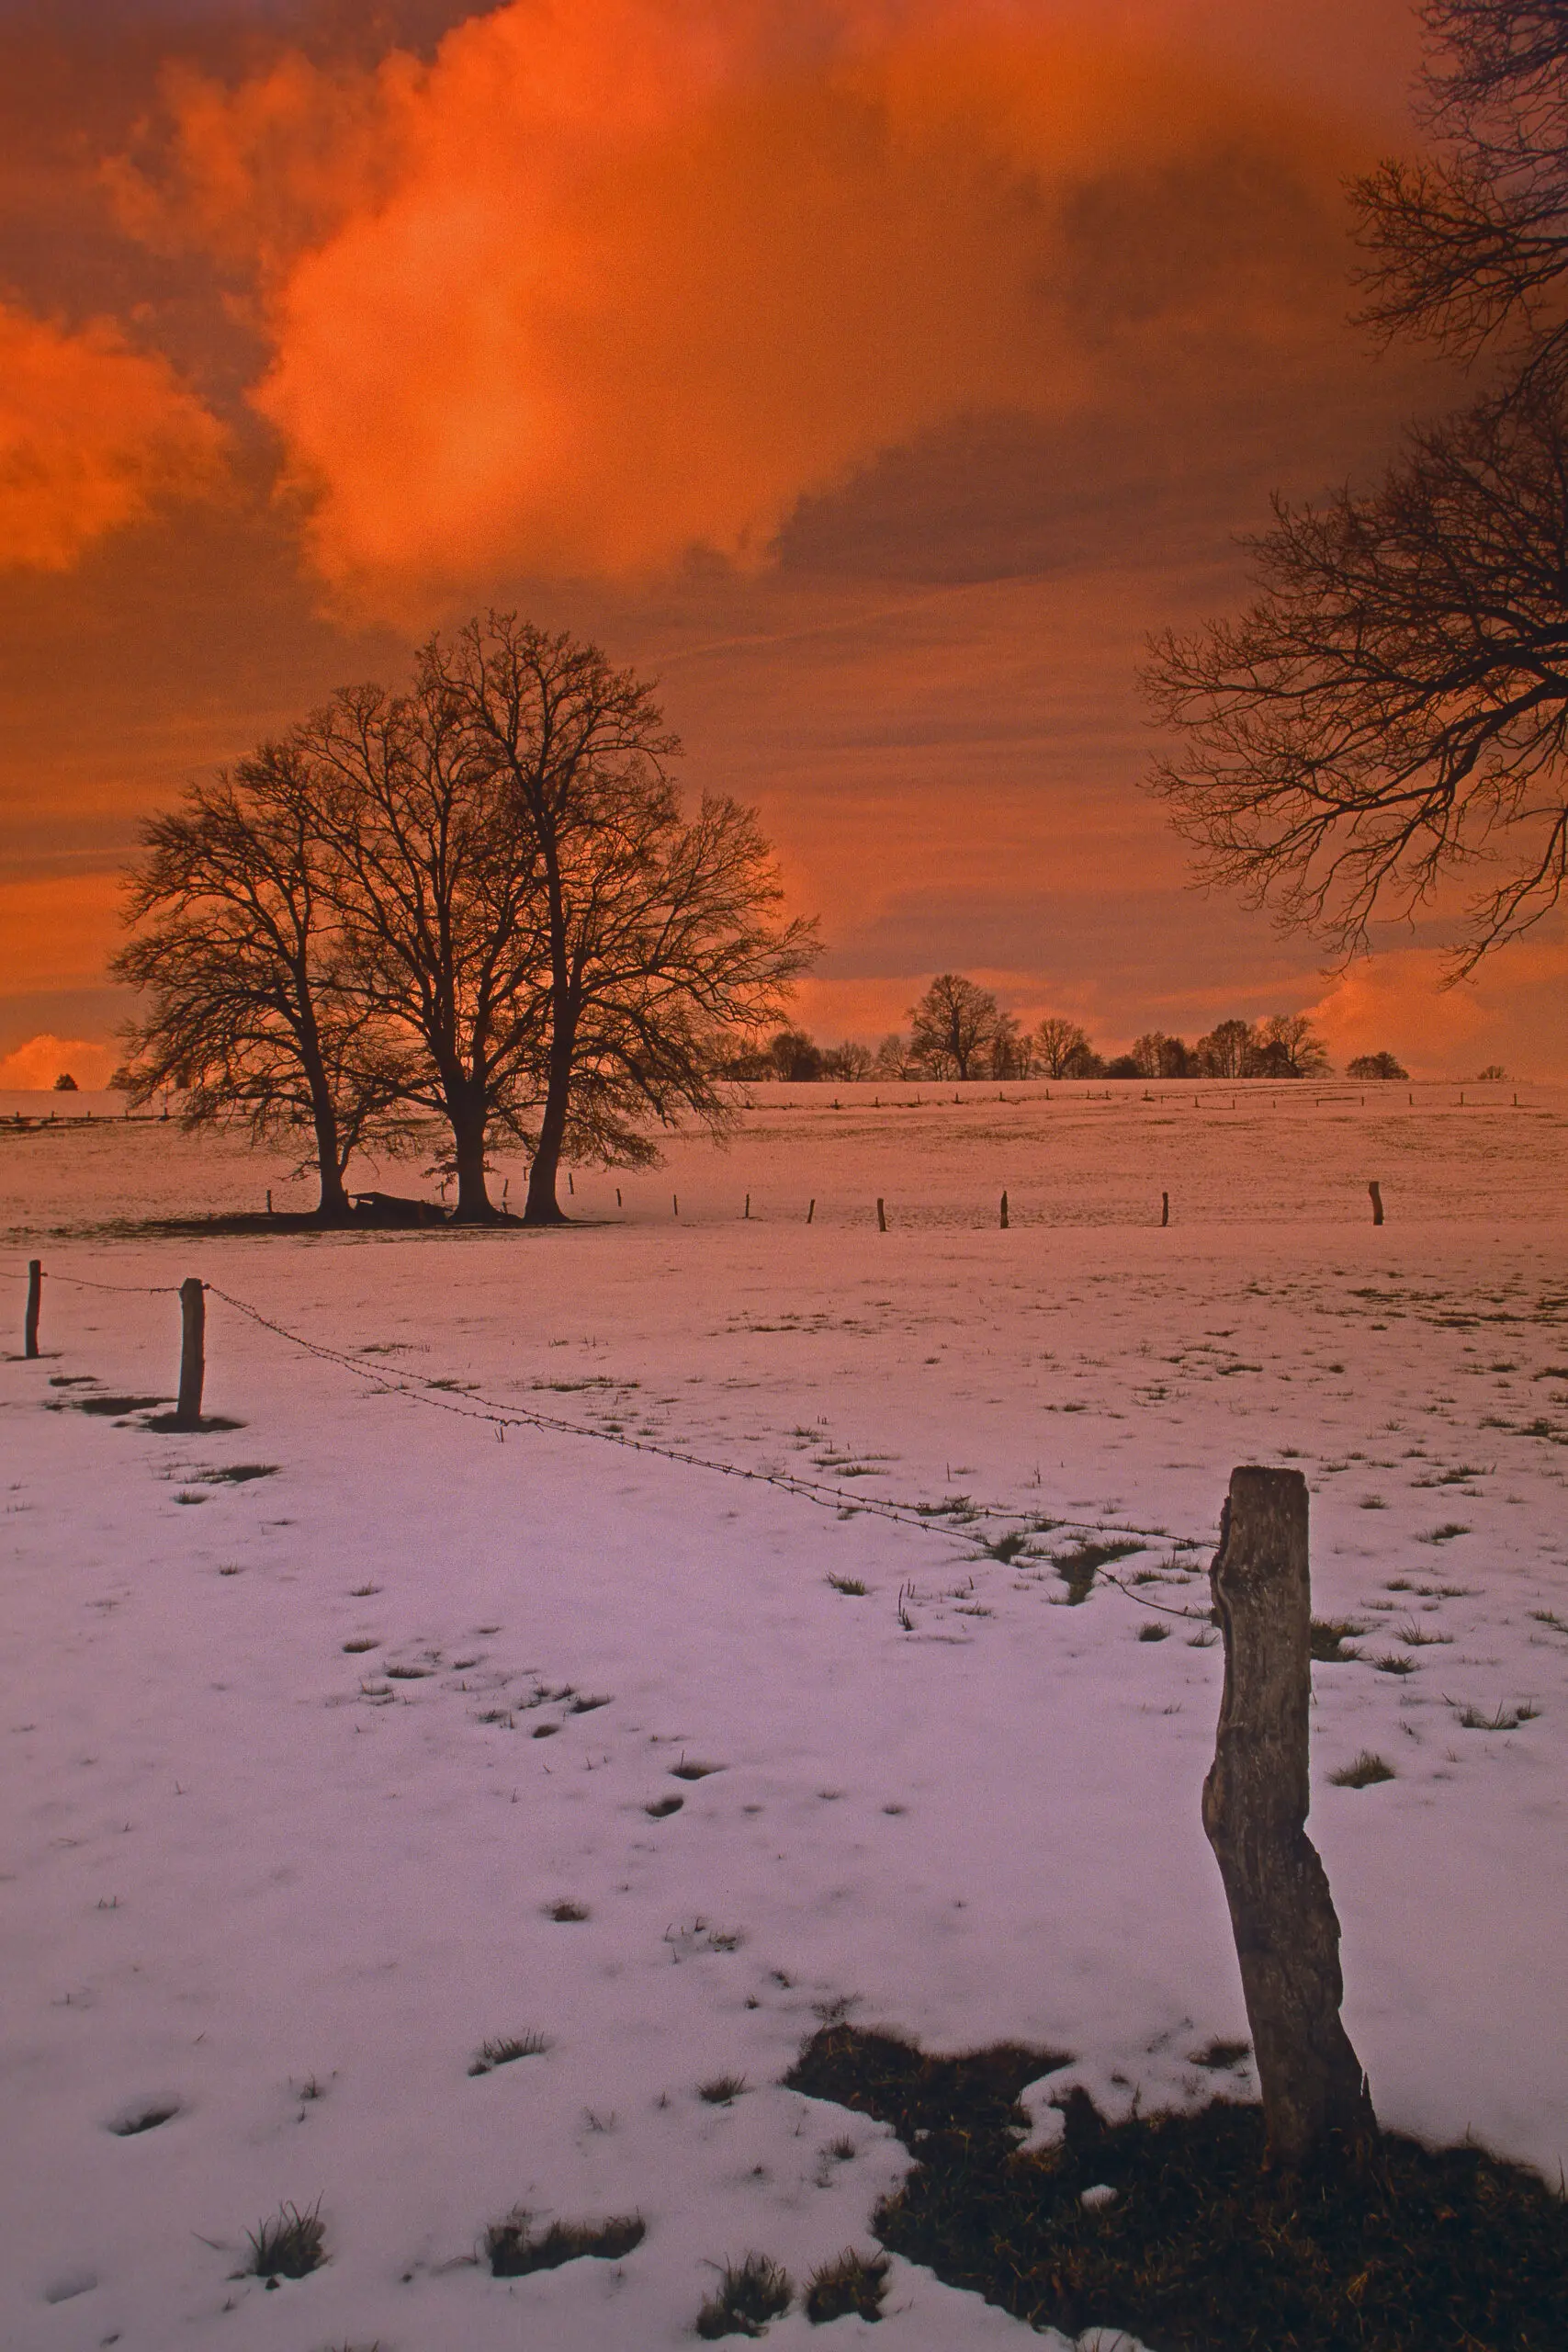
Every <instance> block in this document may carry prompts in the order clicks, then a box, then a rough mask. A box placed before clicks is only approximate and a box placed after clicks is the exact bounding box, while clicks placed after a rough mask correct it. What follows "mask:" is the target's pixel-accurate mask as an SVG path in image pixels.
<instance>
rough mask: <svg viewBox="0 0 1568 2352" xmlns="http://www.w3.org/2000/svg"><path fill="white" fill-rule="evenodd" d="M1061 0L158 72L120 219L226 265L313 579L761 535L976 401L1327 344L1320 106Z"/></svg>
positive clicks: (639, 561)
mask: <svg viewBox="0 0 1568 2352" xmlns="http://www.w3.org/2000/svg"><path fill="white" fill-rule="evenodd" d="M1117 13H1118V12H1116V11H1111V12H1110V13H1109V14H1107V15H1106V16H1104V17H1102V18H1101V20H1100V24H1099V25H1098V26H1097V27H1095V28H1093V29H1086V20H1085V19H1083V18H1081V17H1074V16H1073V15H1072V14H1070V13H1069V12H1066V11H1064V9H1063V8H1061V7H1060V6H1051V5H1049V0H1038V5H1035V6H1029V5H1026V0H1017V5H1012V6H1002V5H1000V4H999V0H998V5H995V6H986V5H972V6H968V7H966V8H963V9H960V8H957V7H955V6H951V5H945V4H944V0H905V5H902V6H899V5H882V6H878V5H875V0H859V5H856V4H855V0H841V5H839V6H827V5H822V6H817V7H809V6H807V7H800V6H785V5H784V0H727V5H724V6H719V5H717V0H709V5H702V0H574V5H573V6H570V7H568V6H564V5H549V0H511V5H509V6H502V7H501V8H499V9H497V10H496V11H494V12H493V13H491V14H490V15H488V16H484V17H475V18H473V19H470V20H469V21H468V22H467V23H465V24H463V25H461V26H459V27H458V28H456V29H455V30H454V31H453V32H451V33H450V34H449V35H448V36H447V38H446V40H445V41H444V43H443V44H442V45H441V48H440V50H439V51H438V53H437V55H436V57H435V59H434V62H433V63H432V64H430V65H429V66H428V67H426V66H423V65H421V64H418V63H416V62H414V61H413V60H412V59H411V58H410V57H408V56H406V55H403V54H400V53H396V52H394V53H393V54H392V55H391V56H389V57H388V58H387V59H385V60H383V62H381V63H380V65H379V66H378V67H377V68H376V69H375V70H374V71H373V72H364V71H361V72H356V73H350V72H348V71H345V70H344V69H336V70H333V71H328V70H326V69H323V68H320V67H317V66H315V65H312V64H310V63H309V62H306V60H305V59H303V58H302V57H286V58H284V59H282V60H281V61H278V62H275V63H274V64H273V65H272V66H271V67H270V68H269V69H268V70H267V71H266V72H265V74H260V75H258V76H257V77H255V78H254V79H252V80H250V81H247V82H243V83H242V84H241V85H238V86H237V87H233V88H229V87H224V86H220V85H218V84H216V83H214V82H211V81H208V80H203V79H202V78H200V77H199V76H197V75H195V74H189V73H186V74H184V75H182V76H180V77H178V78H176V79H175V80H174V81H172V82H171V83H170V85H169V88H168V92H167V96H168V100H169V104H170V107H171V108H172V112H173V118H174V126H175V127H174V131H173V136H172V141H171V142H170V143H169V144H168V146H167V147H166V148H165V150H164V153H163V154H162V156H161V158H160V159H159V160H158V162H157V163H156V164H155V165H154V164H152V163H147V162H143V164H141V165H139V166H138V167H137V168H135V169H132V168H131V167H130V166H129V165H127V166H122V167H121V169H120V171H119V173H118V178H117V182H116V186H117V192H118V202H119V206H120V211H121V217H122V219H123V220H125V221H126V222H127V223H128V224H130V225H131V226H133V227H135V228H137V229H139V231H140V232H141V233H142V234H143V235H145V236H146V237H148V238H149V239H151V240H152V241H154V242H162V243H164V244H165V245H167V244H169V243H175V242H178V241H179V240H180V239H182V238H183V239H186V240H194V241H197V242H199V243H205V245H206V247H207V249H208V250H209V252H211V253H213V254H216V255H217V256H218V257H219V258H220V261H221V262H222V263H223V264H224V265H225V266H229V267H231V268H235V269H239V268H242V267H243V268H248V269H249V270H251V271H252V272H254V283H255V285H256V287H257V288H258V299H259V303H260V312H259V315H260V318H261V320H262V322H263V323H264V326H265V333H266V334H267V335H268V337H269V338H270V342H271V345H272V353H273V356H272V359H271V363H270V365H269V366H268V367H267V368H266V370H265V376H264V378H263V380H262V381H261V383H260V384H259V386H258V387H257V389H256V390H255V392H254V400H255V403H256V405H257V406H258V407H259V409H260V410H261V412H262V413H263V414H264V415H265V417H266V418H267V419H269V420H270V421H271V423H272V424H275V425H276V428H277V429H278V431H279V433H280V435H282V438H283V441H284V445H285V447H286V450H287V452H288V468H289V472H290V476H291V479H292V480H293V481H294V482H295V483H296V484H298V485H299V486H301V487H303V488H304V489H305V490H306V491H307V492H309V494H310V500H311V503H312V520H311V523H310V540H311V547H312V551H313V554H314V558H315V560H316V562H317V564H318V566H319V568H320V569H321V571H322V572H324V573H325V574H326V575H327V576H328V577H329V578H332V579H333V580H337V581H342V582H350V581H356V580H357V581H361V582H363V581H364V580H365V579H366V577H367V576H368V577H369V578H370V579H372V580H374V579H376V578H377V577H381V578H388V577H399V576H400V577H403V578H405V579H411V580H414V581H425V582H432V583H434V584H440V583H443V582H467V581H471V580H474V579H477V578H481V577H483V576H484V575H485V574H486V573H493V572H494V571H498V570H502V569H505V568H508V567H511V568H513V569H520V570H525V571H530V572H533V573H535V574H536V575H537V574H541V573H556V574H572V573H575V574H580V575H606V574H607V575H612V576H614V575H620V576H633V577H635V576H637V575H646V574H648V573H650V572H656V571H660V570H662V569H666V568H668V567H670V566H671V565H672V564H676V563H679V562H680V561H681V560H682V559H683V558H686V557H688V556H689V555H690V554H692V553H693V552H694V551H699V552H700V551H707V552H710V553H716V554H717V555H719V556H720V557H722V558H724V559H726V560H729V561H731V562H739V563H740V564H742V565H749V564H755V563H756V562H758V561H759V560H762V559H763V558H764V557H765V555H766V554H767V552H768V550H769V549H770V547H771V546H772V544H773V541H774V539H775V537H776V535H777V534H778V533H779V531H780V529H781V527H782V526H784V524H785V523H786V522H787V521H788V519H789V518H790V516H791V515H792V513H793V512H794V510H795V508H796V506H797V504H798V503H799V501H800V500H801V499H802V498H803V497H804V496H807V495H808V494H812V493H816V494H820V493H822V492H829V491H831V490H833V489H834V488H835V487H837V486H838V485H840V484H841V483H843V482H845V481H848V480H849V479H850V478H851V477H852V475H853V474H854V473H855V472H856V469H860V468H863V467H864V466H865V465H866V464H867V463H869V462H870V461H872V460H873V459H874V458H875V457H876V456H877V454H878V453H879V452H881V451H883V450H886V449H888V448H895V447H905V446H908V445H911V444H916V443H919V441H920V440H921V438H922V436H928V435H931V433H933V432H934V431H937V430H939V429H940V428H942V427H943V426H945V425H948V424H951V423H953V421H954V420H962V419H964V418H971V417H976V416H986V415H994V414H998V413H1000V414H1008V415H1015V416H1016V415H1026V416H1031V417H1035V418H1044V419H1048V420H1063V419H1072V418H1075V417H1080V416H1083V415H1086V414H1088V413H1091V412H1092V413H1095V414H1096V415H1098V416H1100V417H1103V416H1104V414H1105V413H1106V411H1107V408H1108V406H1109V407H1110V408H1111V409H1114V408H1116V407H1118V406H1120V407H1121V408H1122V409H1123V410H1130V409H1132V408H1135V407H1137V406H1138V405H1140V404H1141V403H1142V402H1144V401H1146V399H1147V397H1148V394H1149V390H1150V388H1151V386H1153V385H1156V384H1158V385H1159V386H1161V387H1162V388H1164V389H1165V390H1167V391H1168V394H1169V396H1170V397H1171V398H1172V399H1173V400H1175V401H1177V403H1178V404H1179V405H1180V404H1183V403H1185V405H1186V407H1187V408H1188V409H1189V410H1191V409H1192V408H1193V407H1194V405H1195V404H1200V405H1201V401H1203V400H1204V399H1211V400H1212V399H1213V398H1214V397H1216V396H1217V397H1218V398H1219V400H1220V401H1221V403H1222V405H1223V404H1224V401H1227V400H1230V401H1234V398H1235V390H1236V387H1237V384H1238V382H1244V381H1247V380H1248V379H1253V378H1255V377H1256V375H1257V373H1258V368H1259V367H1260V366H1262V367H1264V368H1267V369H1269V370H1270V371H1272V372H1274V373H1275V374H1277V375H1280V376H1281V377H1285V376H1289V375H1290V374H1291V373H1292V371H1293V370H1296V369H1299V368H1304V369H1305V370H1306V371H1307V372H1308V374H1309V375H1310V374H1312V373H1313V372H1314V370H1315V369H1316V368H1317V367H1318V365H1319V363H1320V358H1321V354H1322V350H1323V346H1324V339H1325V325H1326V326H1327V327H1328V329H1329V334H1330V340H1332V326H1333V323H1334V318H1335V313H1336V312H1337V311H1338V310H1339V309H1342V307H1343V298H1342V290H1341V284H1340V277H1339V271H1340V267H1341V264H1342V254H1341V253H1340V251H1339V248H1338V244H1337V235H1338V232H1337V195H1336V193H1335V189H1336V175H1337V170H1338V169H1339V167H1340V166H1341V165H1342V164H1343V163H1344V162H1345V161H1346V160H1347V159H1346V157H1345V156H1344V155H1342V154H1341V153H1338V152H1337V151H1336V150H1335V149H1334V148H1333V145H1332V142H1331V141H1328V140H1327V139H1326V138H1325V134H1324V132H1323V131H1322V130H1321V128H1318V129H1314V130H1311V131H1310V132H1309V130H1307V129H1306V128H1304V127H1303V122H1302V121H1301V120H1298V119H1292V117H1291V116H1290V115H1289V113H1288V112H1287V111H1286V109H1285V108H1284V107H1282V106H1280V105H1279V104H1274V103H1270V102H1269V101H1266V100H1264V99H1261V98H1260V97H1259V96H1258V93H1257V91H1256V89H1253V90H1251V91H1248V92H1247V93H1243V92H1241V91H1239V90H1237V89H1236V88H1235V86H1233V85H1228V84H1227V82H1226V79H1225V77H1224V74H1220V73H1218V72H1216V70H1215V69H1214V66H1213V60H1212V59H1211V60H1209V61H1207V62H1205V63H1204V64H1203V65H1202V66H1200V65H1199V64H1198V63H1197V62H1196V61H1194V60H1192V59H1188V60H1187V61H1185V62H1182V61H1180V60H1179V59H1178V57H1177V56H1176V54H1175V53H1174V52H1173V51H1169V50H1167V49H1162V48H1161V47H1160V46H1158V45H1157V44H1155V43H1151V41H1150V40H1147V39H1146V38H1143V37H1137V36H1134V34H1132V33H1129V32H1118V31H1117V29H1116V22H1117Z"/></svg>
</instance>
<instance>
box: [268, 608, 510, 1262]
mask: <svg viewBox="0 0 1568 2352" xmlns="http://www.w3.org/2000/svg"><path fill="white" fill-rule="evenodd" d="M296 741H297V744H298V746H299V752H300V754H301V756H302V757H303V758H304V759H306V760H307V761H308V763H310V768H311V771H312V773H313V775H315V776H316V777H317V778H318V780H319V786H320V791H321V800H322V804H323V806H324V807H325V808H326V809H328V811H329V812H330V813H329V815H328V818H327V820H326V822H327V829H328V831H329V833H330V838H331V843H332V851H333V864H332V874H331V883H330V887H331V889H332V892H333V898H334V900H335V904H336V909H337V912H338V917H339V920H340V922H341V923H342V927H343V932H344V938H345V941H346V943H347V946H348V951H349V956H350V959H351V965H352V982H353V987H354V989H355V992H356V994H357V997H358V1000H359V1001H360V1003H361V1004H362V1005H363V1006H364V1008H365V1009H366V1011H367V1013H368V1014H369V1015H370V1016H372V1017H373V1018H374V1019H375V1020H376V1021H377V1022H378V1024H380V1026H381V1028H382V1030H383V1032H384V1034H386V1035H388V1036H389V1038H390V1039H391V1040H392V1042H393V1046H394V1049H395V1053H396V1065H397V1087H398V1091H399V1094H400V1099H401V1100H402V1102H403V1103H405V1104H407V1105H408V1106H409V1107H410V1108H411V1109H412V1110H414V1111H416V1112H424V1113H434V1114H436V1115H437V1116H439V1117H440V1118H442V1119H444V1120H445V1121H446V1125H447V1126H448V1127H449V1128H450V1130H451V1135H452V1164H453V1167H454V1170H455V1172H456V1175H457V1206H456V1209H455V1211H454V1215H455V1216H456V1219H457V1223H459V1224H479V1223H484V1222H486V1221H487V1220H489V1219H491V1218H493V1217H494V1216H496V1214H497V1212H496V1210H495V1208H494V1206H493V1204H491V1199H490V1195H489V1192H488V1190H487V1187H486V1183H485V1172H486V1145H487V1141H488V1140H489V1139H490V1138H491V1137H492V1136H494V1135H496V1134H497V1133H498V1132H499V1133H505V1134H510V1135H512V1136H516V1137H518V1138H520V1139H524V1140H527V1139H529V1136H530V1128H529V1125H528V1114H529V1112H530V1110H531V1109H532V1108H533V1107H534V1105H535V1104H536V1101H537V1097H538V1093H539V1091H540V1090H539V1083H538V1073H539V1069H540V1063H541V1057H542V1053H543V1048H544V1044H545V1040H546V1037H547V969H548V959H547V939H546V933H545V925H544V909H543V892H542V888H541V876H540V871H539V861H538V856H537V852H536V844H535V842H534V841H533V838H532V836H531V835H530V834H529V833H528V832H527V831H526V830H525V828H524V827H523V826H522V825H520V824H519V822H518V821H517V816H516V812H515V810H514V809H513V804H512V799H511V796H510V793H509V791H508V789H507V786H506V781H505V779H504V778H503V777H502V776H501V775H498V774H497V773H496V771H495V768H494V766H493V763H490V762H488V761H487V760H486V759H484V758H483V757H481V756H479V753H478V752H476V749H475V746H474V744H473V741H472V740H471V734H470V730H469V728H468V715H467V713H466V712H465V711H464V710H463V709H461V708H460V707H458V704H457V700H456V698H455V697H454V696H453V695H452V694H451V693H450V692H449V691H448V690H447V687H446V683H445V681H444V679H443V677H442V675H441V673H440V670H439V665H438V664H437V663H435V662H434V661H433V659H432V657H431V655H430V654H429V653H428V652H427V653H426V655H425V656H424V657H423V659H422V661H421V663H420V667H419V672H418V674H417V677H416V680H415V684H414V686H413V689H412V692H411V693H408V694H405V695H392V694H389V693H388V692H387V691H386V690H385V689H384V688H383V687H380V686H373V685H372V686H362V687H356V688H352V689H348V690H345V691H344V692H343V693H341V694H339V695H335V696H334V697H333V701H332V702H331V703H329V704H328V705H327V706H326V707H325V708H324V709H321V710H320V711H318V712H317V713H316V714H315V715H314V717H313V718H310V719H309V720H307V721H306V723H305V724H304V726H302V727H301V728H300V729H299V731H298V734H297V737H296Z"/></svg>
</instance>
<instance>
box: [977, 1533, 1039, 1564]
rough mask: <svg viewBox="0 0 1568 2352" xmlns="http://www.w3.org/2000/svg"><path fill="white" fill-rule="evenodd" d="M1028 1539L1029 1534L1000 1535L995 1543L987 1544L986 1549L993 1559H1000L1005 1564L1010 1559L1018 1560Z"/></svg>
mask: <svg viewBox="0 0 1568 2352" xmlns="http://www.w3.org/2000/svg"><path fill="white" fill-rule="evenodd" d="M1028 1541H1029V1538H1028V1536H1027V1535H1018V1534H1013V1535H998V1538H997V1540H996V1542H995V1543H994V1544H987V1546H986V1549H987V1552H988V1553H989V1554H990V1555H991V1557H992V1559H993V1560H1000V1561H1002V1562H1003V1563H1004V1564H1005V1563H1007V1562H1008V1561H1011V1560H1016V1559H1017V1557H1018V1555H1019V1554H1020V1553H1021V1551H1022V1549H1023V1547H1024V1545H1025V1544H1027V1543H1028Z"/></svg>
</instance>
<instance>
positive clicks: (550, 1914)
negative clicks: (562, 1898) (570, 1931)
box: [545, 1903, 589, 1928]
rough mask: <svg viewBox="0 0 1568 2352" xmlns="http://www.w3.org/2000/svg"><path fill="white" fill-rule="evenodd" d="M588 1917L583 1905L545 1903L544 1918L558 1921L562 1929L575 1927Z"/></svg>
mask: <svg viewBox="0 0 1568 2352" xmlns="http://www.w3.org/2000/svg"><path fill="white" fill-rule="evenodd" d="M588 1916H589V1912H588V1906H587V1905H586V1904H584V1903H547V1904H546V1905H545V1917H546V1918H547V1919H557V1920H558V1921H559V1922H560V1924H561V1926H562V1927H563V1928H564V1927H572V1926H575V1925H576V1924H577V1923H578V1922H579V1921H580V1920H582V1919H586V1918H587V1917H588Z"/></svg>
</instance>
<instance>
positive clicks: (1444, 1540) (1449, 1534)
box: [1416, 1519, 1470, 1544]
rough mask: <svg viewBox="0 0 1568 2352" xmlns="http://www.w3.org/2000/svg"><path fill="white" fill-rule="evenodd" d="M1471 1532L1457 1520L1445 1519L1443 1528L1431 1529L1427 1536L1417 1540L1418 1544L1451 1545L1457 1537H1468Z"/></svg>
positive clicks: (1418, 1537) (1421, 1536) (1420, 1536)
mask: <svg viewBox="0 0 1568 2352" xmlns="http://www.w3.org/2000/svg"><path fill="white" fill-rule="evenodd" d="M1469 1533H1470V1530H1469V1528H1468V1527H1466V1526H1464V1525H1463V1524H1462V1523H1461V1521H1459V1520H1457V1519H1445V1520H1444V1521H1443V1523H1442V1525H1441V1527H1429V1528H1428V1529H1427V1532H1426V1534H1425V1535H1418V1536H1417V1537H1416V1542H1417V1544H1451V1543H1452V1542H1453V1540H1454V1537H1455V1536H1456V1535H1468V1534H1469Z"/></svg>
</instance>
